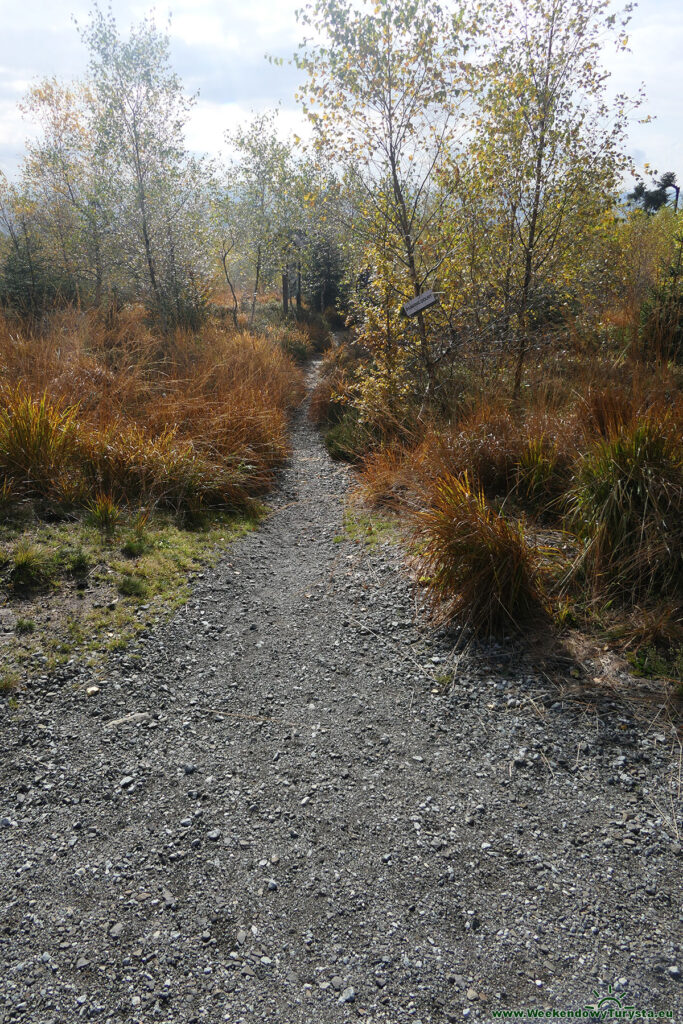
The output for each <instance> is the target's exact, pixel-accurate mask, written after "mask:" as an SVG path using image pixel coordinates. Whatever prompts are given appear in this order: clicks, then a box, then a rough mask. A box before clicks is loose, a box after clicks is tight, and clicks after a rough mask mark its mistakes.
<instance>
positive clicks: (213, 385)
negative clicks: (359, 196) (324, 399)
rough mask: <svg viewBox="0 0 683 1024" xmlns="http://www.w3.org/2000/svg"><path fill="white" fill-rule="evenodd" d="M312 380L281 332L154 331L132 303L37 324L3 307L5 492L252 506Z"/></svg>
mask: <svg viewBox="0 0 683 1024" xmlns="http://www.w3.org/2000/svg"><path fill="white" fill-rule="evenodd" d="M302 394H303V381H302V376H301V373H300V371H299V369H298V368H297V367H296V365H295V363H294V361H293V360H292V358H291V357H290V356H288V355H287V354H286V353H285V352H284V351H283V348H282V346H281V345H280V343H279V340H278V339H277V338H275V339H271V338H270V337H268V336H267V334H266V335H261V336H258V337H257V336H253V335H250V334H247V333H245V332H242V333H233V334H230V333H228V332H227V331H226V330H225V329H222V328H220V327H218V326H215V325H209V326H207V327H206V328H205V329H204V330H203V331H202V332H201V333H200V334H198V335H192V334H188V333H187V332H182V331H178V332H176V334H175V335H174V336H172V337H170V338H159V337H155V336H154V335H153V334H152V333H151V332H150V330H149V329H148V327H147V326H146V323H145V321H144V319H142V317H141V316H139V315H138V313H137V311H136V310H135V309H132V310H129V311H128V313H126V314H125V315H124V314H123V313H121V314H117V321H116V323H115V324H114V325H113V326H112V325H111V324H110V323H108V322H107V321H105V320H103V319H102V318H101V317H99V316H97V315H96V314H87V315H86V314H78V313H76V312H74V311H71V313H70V314H69V315H67V314H66V313H64V314H61V315H60V316H59V317H58V318H56V320H55V323H54V325H53V329H52V331H50V332H47V333H45V334H42V335H41V336H40V337H37V336H34V335H31V334H27V333H22V332H21V331H17V330H16V329H14V328H13V327H11V326H10V325H9V324H8V323H7V322H6V321H4V320H2V318H0V489H2V493H3V505H5V506H6V505H8V504H9V503H11V500H12V499H15V500H16V499H32V500H34V501H37V502H38V503H39V504H41V507H42V508H43V509H51V510H52V511H55V510H68V509H71V508H73V507H77V506H81V507H86V506H87V505H88V503H89V502H91V501H92V500H93V499H94V497H95V495H97V494H100V493H104V494H108V495H110V496H111V497H112V499H113V500H115V501H116V502H117V503H119V504H122V505H123V504H130V503H149V502H151V503H158V504H162V505H166V506H167V507H171V508H177V509H179V510H190V511H193V510H197V509H198V508H200V507H206V506H220V507H223V508H226V507H227V508H235V509H237V508H245V507H248V506H249V505H250V502H251V498H252V496H254V495H256V494H258V493H260V492H262V491H263V490H264V489H265V488H266V487H267V486H268V485H269V483H270V482H271V481H272V477H273V472H274V470H275V468H276V467H277V465H278V464H279V463H280V462H281V461H282V460H283V458H285V456H286V454H287V451H288V447H287V415H288V412H289V410H290V409H291V408H293V407H294V406H295V405H296V404H297V403H298V402H299V401H300V400H301V397H302Z"/></svg>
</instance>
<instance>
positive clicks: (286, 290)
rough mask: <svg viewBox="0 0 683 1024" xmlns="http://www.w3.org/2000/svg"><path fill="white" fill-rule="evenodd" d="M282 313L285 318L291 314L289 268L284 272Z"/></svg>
mask: <svg viewBox="0 0 683 1024" xmlns="http://www.w3.org/2000/svg"><path fill="white" fill-rule="evenodd" d="M282 312H283V313H284V315H285V316H287V314H288V313H289V268H288V267H287V266H285V268H284V270H283V271H282Z"/></svg>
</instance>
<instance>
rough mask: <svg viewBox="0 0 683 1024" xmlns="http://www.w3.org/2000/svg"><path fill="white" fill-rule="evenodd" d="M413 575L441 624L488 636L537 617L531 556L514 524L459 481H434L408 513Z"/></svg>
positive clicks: (541, 608)
mask: <svg viewBox="0 0 683 1024" xmlns="http://www.w3.org/2000/svg"><path fill="white" fill-rule="evenodd" d="M415 520H416V528H415V537H416V540H417V541H418V542H419V544H420V546H421V550H420V554H419V555H418V565H419V569H420V572H421V573H422V575H423V576H425V577H426V580H427V588H428V591H429V595H430V598H431V600H432V602H433V604H434V606H435V607H436V608H437V609H438V610H439V611H440V614H441V615H442V617H444V618H446V619H448V620H454V621H457V622H460V623H462V624H465V625H468V626H469V627H470V628H471V629H472V630H473V631H474V633H475V634H477V635H482V636H490V635H495V634H500V633H503V632H510V631H517V630H519V629H521V627H522V626H523V625H525V624H527V623H529V622H531V621H534V620H539V619H541V618H542V617H544V615H545V597H544V591H543V585H542V580H541V576H540V572H539V569H538V564H537V558H536V554H535V552H534V550H533V549H532V548H531V547H530V546H529V545H528V544H527V541H526V539H525V535H524V530H523V528H522V526H521V524H519V523H512V522H510V521H509V520H508V519H506V518H505V517H504V516H503V515H500V514H498V513H497V512H495V511H494V510H493V509H491V508H490V507H489V506H488V505H487V503H486V500H485V498H484V495H483V492H482V491H481V490H472V489H471V487H470V484H469V481H468V479H467V477H466V476H465V477H464V478H459V477H456V476H453V475H451V474H448V475H445V476H443V477H441V478H440V479H439V480H438V481H436V483H435V484H434V485H433V486H432V488H431V489H430V492H429V493H428V495H427V501H426V507H423V508H422V509H420V510H419V511H418V512H417V513H415Z"/></svg>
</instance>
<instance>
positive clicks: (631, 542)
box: [570, 419, 683, 603]
mask: <svg viewBox="0 0 683 1024" xmlns="http://www.w3.org/2000/svg"><path fill="white" fill-rule="evenodd" d="M570 503H571V520H572V522H573V524H574V526H575V528H576V529H577V531H578V533H579V535H580V536H581V537H582V538H583V540H584V541H585V542H586V546H585V549H584V551H583V553H582V554H581V556H580V558H579V559H578V560H577V563H576V565H575V567H574V569H575V572H576V571H579V570H581V571H583V572H585V574H586V575H587V577H588V578H589V579H590V581H591V583H592V584H593V586H594V587H595V588H596V589H597V590H600V589H607V590H609V591H611V592H612V593H613V594H614V595H616V596H618V597H619V598H620V599H622V600H624V601H626V602H627V603H628V602H632V601H634V600H635V599H637V598H639V597H642V596H644V595H647V594H651V593H654V592H655V591H659V592H660V593H667V592H673V591H675V590H679V591H680V590H681V587H682V584H683V459H682V452H681V443H680V440H679V438H677V437H676V436H675V434H674V432H673V429H672V426H671V425H670V424H667V423H662V422H657V421H654V420H651V419H650V420H641V421H639V422H637V423H636V424H635V425H634V426H631V427H624V428H622V430H621V431H619V433H617V434H616V435H614V436H613V437H611V438H609V439H605V440H600V441H598V442H597V443H596V444H594V445H593V447H592V448H591V449H590V450H589V451H588V452H586V454H585V455H584V456H583V458H582V459H581V460H580V462H579V465H578V468H577V471H576V478H575V482H574V485H573V488H572V491H571V494H570Z"/></svg>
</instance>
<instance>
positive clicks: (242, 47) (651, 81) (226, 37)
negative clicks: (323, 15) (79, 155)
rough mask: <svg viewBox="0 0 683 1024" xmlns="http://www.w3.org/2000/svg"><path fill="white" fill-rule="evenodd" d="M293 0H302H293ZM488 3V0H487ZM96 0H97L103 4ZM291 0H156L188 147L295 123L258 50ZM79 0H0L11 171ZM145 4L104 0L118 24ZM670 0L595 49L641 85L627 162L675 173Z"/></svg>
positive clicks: (616, 77) (681, 61)
mask: <svg viewBox="0 0 683 1024" xmlns="http://www.w3.org/2000/svg"><path fill="white" fill-rule="evenodd" d="M300 2H301V3H303V0H300ZM491 2H494V0H491ZM103 6H104V5H103ZM295 6H296V3H292V4H289V3H285V4H283V3H282V0H240V2H239V3H238V2H237V0H170V2H169V0H165V2H164V0H161V2H158V3H156V4H155V5H154V9H155V11H156V15H157V21H158V22H160V23H163V22H165V19H166V17H167V15H168V12H169V10H170V11H172V15H173V17H172V22H171V43H172V52H173V61H174V65H175V68H176V70H177V71H178V72H179V74H180V75H181V77H182V79H183V81H184V83H185V86H186V88H187V90H188V91H189V92H195V91H196V90H199V93H200V96H199V100H198V102H197V105H196V107H195V108H194V111H193V114H192V118H191V121H190V124H189V125H188V132H187V141H188V145H189V146H190V148H192V149H193V150H196V151H198V152H207V153H212V154H215V153H216V152H218V151H219V150H220V149H221V148H222V145H223V133H224V131H225V129H226V128H233V127H235V125H236V124H237V123H238V122H239V121H241V120H243V119H245V118H246V117H248V116H249V113H250V111H252V110H263V109H264V108H266V107H273V106H275V104H276V103H277V102H278V100H279V101H280V102H281V109H280V115H279V116H280V123H281V125H282V129H283V131H289V130H294V131H296V130H299V131H301V129H300V126H301V115H300V114H299V112H298V111H297V108H296V104H295V102H294V92H295V89H296V84H297V80H298V72H296V70H295V69H293V68H291V67H288V66H287V65H285V66H284V67H277V66H273V65H271V64H269V63H268V62H267V61H266V60H265V54H266V53H270V54H273V55H275V56H282V57H290V56H291V54H292V53H293V51H294V49H295V48H296V45H297V43H298V42H299V40H300V38H301V36H302V30H301V29H300V27H299V26H298V25H297V22H296V18H295V16H294V8H295ZM89 7H90V3H89V0H66V3H64V5H62V3H58V2H55V0H0V169H1V170H4V171H5V172H6V173H7V174H9V175H14V174H15V172H16V168H17V166H18V164H19V161H20V160H21V157H22V154H23V149H24V141H25V139H26V137H27V135H28V134H29V133H30V131H31V126H30V124H28V123H27V122H26V121H25V120H24V119H23V118H22V117H21V115H20V113H19V111H18V110H17V102H18V100H19V99H20V98H21V96H22V95H23V93H24V92H25V90H26V89H27V87H28V86H29V85H30V83H31V82H32V81H34V80H36V79H39V78H42V77H45V76H48V75H57V76H59V77H60V78H64V79H70V78H74V77H77V76H78V75H80V74H81V73H82V72H83V71H84V68H85V63H86V54H85V51H84V48H83V46H82V44H81V42H80V39H79V36H78V32H77V29H76V27H75V25H74V23H73V20H72V15H74V16H76V18H78V19H79V20H80V21H82V22H84V21H86V20H87V12H88V10H89ZM151 7H152V5H151V4H147V3H132V2H128V0H113V9H114V13H115V15H116V19H117V22H118V24H119V26H120V28H121V29H127V28H128V26H129V25H130V23H131V22H132V21H137V20H139V19H140V18H141V17H143V16H144V15H145V14H146V13H147V12H148V11H149V10H150V9H151ZM681 10H682V8H681V2H680V0H641V3H640V5H639V7H638V8H637V9H636V11H635V13H634V17H633V20H632V23H631V27H630V46H631V52H630V53H626V54H621V55H616V54H615V53H614V52H613V51H611V50H610V52H608V53H606V54H605V63H606V65H607V66H608V68H609V69H610V70H611V71H612V80H611V85H612V87H613V88H614V90H615V91H626V92H628V93H629V94H634V93H635V92H636V91H637V89H638V86H639V85H640V83H641V82H644V83H645V85H646V87H647V94H648V101H647V111H648V112H649V113H651V114H652V115H655V120H654V121H653V122H652V123H651V124H647V125H640V124H637V123H635V121H634V123H633V125H632V129H631V136H630V149H631V154H632V156H633V157H634V159H635V161H636V163H637V164H639V165H641V166H642V164H643V163H644V162H645V161H648V162H649V163H650V164H651V165H652V167H653V169H654V168H656V169H658V170H659V171H660V172H661V171H665V170H673V171H676V172H677V173H678V175H679V178H683V13H681Z"/></svg>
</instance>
